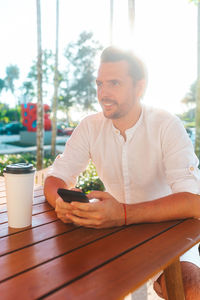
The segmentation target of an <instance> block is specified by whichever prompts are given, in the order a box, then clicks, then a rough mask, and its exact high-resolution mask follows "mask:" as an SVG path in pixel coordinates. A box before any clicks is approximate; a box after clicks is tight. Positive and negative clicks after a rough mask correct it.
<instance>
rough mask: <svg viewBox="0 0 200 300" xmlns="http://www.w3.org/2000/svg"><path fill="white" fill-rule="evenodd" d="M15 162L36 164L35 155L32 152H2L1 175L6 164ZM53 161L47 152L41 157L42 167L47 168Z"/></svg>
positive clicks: (0, 161) (0, 159) (0, 157)
mask: <svg viewBox="0 0 200 300" xmlns="http://www.w3.org/2000/svg"><path fill="white" fill-rule="evenodd" d="M15 163H31V164H33V166H34V167H35V166H36V157H35V155H34V154H33V153H23V154H4V155H0V175H1V176H2V175H3V169H4V168H5V167H6V165H10V164H15ZM52 163H53V157H52V156H51V155H49V154H46V155H45V158H44V159H43V165H44V168H47V167H48V166H50V165H51V164H52Z"/></svg>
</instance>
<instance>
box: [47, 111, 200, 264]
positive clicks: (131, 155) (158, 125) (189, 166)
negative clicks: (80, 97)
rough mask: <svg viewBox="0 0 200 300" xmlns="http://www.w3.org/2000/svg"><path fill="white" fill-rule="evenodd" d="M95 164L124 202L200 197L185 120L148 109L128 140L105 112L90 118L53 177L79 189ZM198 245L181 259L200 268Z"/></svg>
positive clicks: (78, 130) (58, 161) (54, 168)
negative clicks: (82, 176) (187, 194)
mask: <svg viewBox="0 0 200 300" xmlns="http://www.w3.org/2000/svg"><path fill="white" fill-rule="evenodd" d="M89 159H91V160H92V161H93V163H94V164H95V166H96V169H97V173H98V175H99V177H100V178H101V180H102V181H103V183H104V185H105V188H106V191H107V192H109V193H110V194H112V195H113V196H114V197H115V198H116V199H117V200H118V201H120V202H124V203H138V202H141V201H149V200H153V199H156V198H160V197H163V196H166V195H169V194H171V193H177V192H191V193H196V194H199V193H200V174H199V169H198V159H197V157H196V155H195V154H194V150H193V145H192V143H191V141H190V139H189V137H188V134H187V133H186V131H185V129H184V127H183V125H182V123H181V121H180V120H179V119H178V118H177V117H175V116H172V115H171V114H169V113H167V112H165V111H162V110H158V109H153V108H148V107H145V106H143V109H142V113H141V116H140V118H139V120H138V122H137V123H136V124H135V125H134V126H133V127H132V128H130V129H128V130H126V141H125V140H124V138H123V137H122V136H121V135H120V132H119V130H117V129H116V128H115V127H114V126H113V124H112V121H111V120H109V119H106V118H105V117H104V116H103V114H102V113H97V114H94V115H91V116H88V117H87V118H85V119H84V120H83V121H82V122H81V123H80V125H79V126H78V127H77V128H76V129H75V131H74V133H73V134H72V136H71V137H70V139H69V140H68V141H67V143H66V146H65V150H64V153H63V154H61V155H58V157H57V158H56V160H55V162H54V164H53V165H52V167H51V168H50V171H49V173H48V176H50V175H52V176H55V177H58V178H61V179H63V180H64V181H65V182H66V184H67V186H68V187H69V188H70V187H72V186H74V185H75V184H76V180H77V177H78V176H79V174H80V172H82V171H83V170H84V169H85V168H86V166H87V164H88V161H89ZM197 247H198V246H197V245H196V246H195V247H193V248H192V249H190V250H189V251H188V252H187V253H186V254H185V255H183V256H182V257H181V260H185V261H190V262H192V263H194V264H196V265H197V266H198V267H200V260H199V255H198V249H197Z"/></svg>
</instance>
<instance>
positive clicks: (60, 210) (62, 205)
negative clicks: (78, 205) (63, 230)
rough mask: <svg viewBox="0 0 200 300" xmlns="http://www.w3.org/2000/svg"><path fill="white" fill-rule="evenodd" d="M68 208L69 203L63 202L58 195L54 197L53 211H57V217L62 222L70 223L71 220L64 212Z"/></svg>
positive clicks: (69, 208)
mask: <svg viewBox="0 0 200 300" xmlns="http://www.w3.org/2000/svg"><path fill="white" fill-rule="evenodd" d="M70 210H71V205H70V204H69V203H67V202H64V201H63V199H62V198H60V197H58V198H57V199H56V207H55V211H56V213H57V217H58V218H59V219H60V220H61V221H63V222H64V223H72V221H71V220H70V219H68V218H67V217H66V213H67V212H68V211H70Z"/></svg>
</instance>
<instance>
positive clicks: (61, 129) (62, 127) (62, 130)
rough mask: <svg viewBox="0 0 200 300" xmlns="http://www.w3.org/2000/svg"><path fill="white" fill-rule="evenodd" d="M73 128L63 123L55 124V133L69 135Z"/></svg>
mask: <svg viewBox="0 0 200 300" xmlns="http://www.w3.org/2000/svg"><path fill="white" fill-rule="evenodd" d="M73 131H74V128H72V127H68V126H67V125H66V124H64V123H60V124H57V135H68V136H69V135H71V134H72V132H73Z"/></svg>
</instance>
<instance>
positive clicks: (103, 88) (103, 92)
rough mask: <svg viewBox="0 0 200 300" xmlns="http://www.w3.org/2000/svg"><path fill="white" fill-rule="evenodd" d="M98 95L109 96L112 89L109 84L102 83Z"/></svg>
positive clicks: (101, 96)
mask: <svg viewBox="0 0 200 300" xmlns="http://www.w3.org/2000/svg"><path fill="white" fill-rule="evenodd" d="M98 95H99V97H100V98H108V97H109V96H110V95H111V92H110V89H109V87H108V86H107V85H102V86H101V88H99V89H98Z"/></svg>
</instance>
